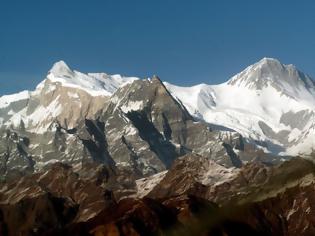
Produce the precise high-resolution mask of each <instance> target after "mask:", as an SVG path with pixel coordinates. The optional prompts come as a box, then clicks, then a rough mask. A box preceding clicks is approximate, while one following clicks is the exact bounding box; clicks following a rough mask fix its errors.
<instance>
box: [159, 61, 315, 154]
mask: <svg viewBox="0 0 315 236" xmlns="http://www.w3.org/2000/svg"><path fill="white" fill-rule="evenodd" d="M165 85H166V86H167V88H168V89H169V90H170V91H171V93H172V95H173V96H175V97H176V98H177V99H179V100H181V102H182V103H183V104H184V105H185V106H186V108H187V110H188V111H189V112H190V113H191V114H193V115H194V116H195V117H198V118H199V119H203V120H205V121H206V122H208V123H213V124H216V125H219V126H224V127H228V128H230V129H233V130H235V131H237V132H239V133H241V134H242V135H244V136H245V137H248V138H250V139H251V140H256V141H259V142H257V143H258V144H259V145H260V146H261V147H262V148H263V149H264V150H265V151H269V152H272V153H275V154H280V155H287V154H289V155H297V154H308V153H310V152H312V148H313V147H314V145H315V142H314V141H315V140H314V138H313V137H314V135H315V130H314V128H315V124H314V112H315V86H314V82H313V81H312V80H311V79H310V78H309V77H308V76H307V75H305V74H303V73H302V72H300V71H298V70H297V69H296V68H295V67H294V66H293V65H283V64H281V63H280V62H279V61H278V60H275V59H271V58H264V59H262V60H261V61H259V62H257V63H256V64H254V65H252V66H249V67H247V68H246V69H245V70H244V71H243V72H241V73H239V74H237V75H235V76H234V77H232V78H231V79H230V80H229V81H227V82H226V83H223V84H220V85H206V84H200V85H196V86H193V87H179V86H175V85H172V84H169V83H165Z"/></svg>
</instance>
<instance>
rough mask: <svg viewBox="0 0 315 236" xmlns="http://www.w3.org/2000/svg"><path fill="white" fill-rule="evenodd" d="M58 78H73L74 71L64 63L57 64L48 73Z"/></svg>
mask: <svg viewBox="0 0 315 236" xmlns="http://www.w3.org/2000/svg"><path fill="white" fill-rule="evenodd" d="M48 73H49V74H50V73H51V74H53V75H54V76H56V77H64V76H73V71H72V70H71V69H70V67H69V66H68V65H67V64H66V63H65V62H64V61H62V60H61V61H58V62H56V63H55V64H54V65H53V66H52V68H51V69H50V70H49V72H48Z"/></svg>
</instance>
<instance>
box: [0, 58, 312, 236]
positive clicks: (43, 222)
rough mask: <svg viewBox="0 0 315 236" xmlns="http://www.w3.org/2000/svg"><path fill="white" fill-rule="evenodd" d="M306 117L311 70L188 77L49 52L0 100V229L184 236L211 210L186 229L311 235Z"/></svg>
mask: <svg viewBox="0 0 315 236" xmlns="http://www.w3.org/2000/svg"><path fill="white" fill-rule="evenodd" d="M314 115H315V83H314V81H313V80H312V79H311V78H310V77H309V76H307V75H306V74H304V73H302V72H301V71H299V70H298V69H297V68H296V67H295V66H293V65H284V64H281V63H280V62H279V61H278V60H276V59H272V58H263V59H262V60H260V61H259V62H257V63H255V64H253V65H251V66H249V67H247V68H246V69H245V70H244V71H242V72H240V73H239V74H237V75H235V76H233V77H232V78H230V79H229V80H227V82H225V83H222V84H219V85H207V84H199V85H195V86H192V87H181V86H177V85H173V84H170V83H168V82H162V80H161V79H160V78H159V77H157V76H152V78H146V79H140V78H136V77H125V76H121V75H108V74H106V73H88V74H84V73H81V72H79V71H76V70H73V69H71V68H70V67H69V66H68V65H67V64H66V63H65V62H63V61H59V62H57V63H55V64H54V65H53V67H52V68H51V69H50V70H49V72H48V74H47V75H46V77H45V79H44V80H43V81H42V82H41V83H40V84H38V85H37V87H36V88H35V90H34V91H22V92H19V93H16V94H11V95H4V96H1V97H0V137H1V139H0V175H1V181H0V210H1V211H0V234H2V235H56V234H69V235H70V234H71V235H89V234H92V235H93V234H94V235H148V234H152V233H154V234H161V233H162V232H164V233H170V232H172V233H174V234H175V235H177V234H180V233H181V232H183V230H184V231H185V230H188V231H189V232H190V230H192V231H191V234H190V235H196V234H194V233H193V232H195V231H194V230H196V229H193V228H189V229H185V228H183V226H182V225H181V224H185V223H184V222H187V220H188V221H191V220H193V222H194V224H196V225H198V227H199V226H200V225H202V224H203V220H204V218H203V216H204V215H205V214H206V215H207V214H210V213H211V214H214V215H215V214H217V213H218V212H219V213H220V214H219V215H220V217H221V218H220V220H219V221H218V222H217V219H216V220H214V221H211V224H210V223H209V222H207V224H208V223H209V224H210V226H211V227H210V226H209V228H206V229H204V228H202V229H201V228H200V229H199V228H198V230H201V231H198V234H199V233H200V232H203V233H204V232H211V234H210V235H212V234H213V235H221V234H215V233H214V232H216V231H215V230H219V231H218V232H221V233H222V235H224V233H225V234H227V235H238V234H233V232H234V233H235V232H238V231H237V229H243V230H248V232H252V233H253V234H251V235H256V233H257V235H296V233H301V234H304V235H308V233H314V232H315V230H314V229H315V222H313V218H314V217H313V218H312V212H313V205H314V203H315V202H314V200H313V199H309V198H310V196H311V195H312V193H313V192H314V188H313V183H314V182H315V177H314V176H315V173H314V166H313V163H312V161H309V160H312V159H313V158H314V153H313V148H314V146H315V143H314V139H313V137H314V135H315V130H314V128H315V120H314ZM297 156H300V157H303V158H300V157H299V158H297ZM297 193H298V194H297ZM279 200H283V201H284V202H283V204H282V205H281V206H279V207H278V208H273V207H274V202H275V201H279ZM296 202H300V203H301V204H300V205H296V204H297V203H296ZM304 202H305V203H304ZM229 206H231V209H235V210H233V211H235V212H238V211H242V212H243V213H244V214H243V216H244V217H243V218H242V219H241V220H236V219H237V217H235V216H234V214H229V215H228V216H227V215H226V209H228V207H229ZM198 209H200V210H198ZM108 210H109V211H117V214H109V213H108ZM205 210H207V212H205ZM305 211H306V212H308V213H307V215H309V216H304V215H303V214H304V213H305ZM266 212H267V213H266ZM268 212H272V213H270V214H269V213H268ZM314 212H315V208H314ZM39 215H42V216H43V218H40V217H38V216H39ZM279 215H280V216H279ZM23 216H27V217H26V218H27V219H29V220H27V219H26V218H25V217H23ZM165 216H168V217H170V218H169V222H164V221H163V218H164V217H165ZM211 217H212V218H213V217H214V216H213V215H212V216H211ZM277 217H280V219H278V218H277ZM299 217H302V218H301V219H302V220H301V222H299V223H296V222H294V221H293V220H292V219H293V218H294V219H298V218H299ZM212 218H211V219H212ZM275 218H276V219H277V220H276V221H275ZM282 218H283V219H285V220H282ZM15 222H18V223H17V225H18V227H16V226H15V224H16V223H15ZM151 226H152V227H151ZM216 227H219V229H217V228H216ZM150 230H151V231H150ZM209 230H210V231H209ZM229 230H230V231H229ZM231 230H232V231H231ZM79 231H80V232H82V234H80V233H79ZM114 231H115V232H116V234H114V233H113V232H114ZM188 231H187V232H188ZM117 232H119V233H117ZM229 232H230V233H229ZM231 232H232V233H231ZM111 233H113V234H111ZM254 233H255V234H254Z"/></svg>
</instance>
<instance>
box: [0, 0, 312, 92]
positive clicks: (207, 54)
mask: <svg viewBox="0 0 315 236" xmlns="http://www.w3.org/2000/svg"><path fill="white" fill-rule="evenodd" d="M314 12H315V1H312V0H301V1H294V0H287V1H281V0H278V1H275V0H273V1H272V0H264V1H254V0H251V1H249V0H248V1H245V0H238V1H236V0H235V1H234V0H230V1H228V0H208V1H206V0H205V1H203V0H199V1H198V0H195V1H192V0H191V1H186V0H178V1H175V0H158V1H157V0H156V1H151V0H139V1H138V0H133V1H130V0H125V1H121V0H102V1H101V0H91V1H86V0H84V1H83V0H82V1H80V0H67V1H65V0H54V1H46V0H37V1H35V0H27V1H25V0H20V1H15V0H1V2H0V95H1V94H6V93H11V92H15V91H19V90H21V89H32V88H34V87H35V85H36V84H38V83H39V82H40V81H41V80H42V79H43V78H44V77H45V75H46V73H47V71H48V70H49V69H50V67H51V66H52V64H53V63H54V62H55V61H58V60H61V59H62V60H64V61H66V62H67V64H68V65H70V66H71V67H72V68H74V69H77V70H80V71H82V72H107V73H120V74H123V75H130V76H139V77H147V76H151V75H153V74H157V75H159V76H160V77H161V79H162V80H165V81H169V82H171V83H175V84H179V85H192V84H197V83H202V82H204V83H209V84H215V83H220V82H223V81H226V80H227V79H228V78H229V77H231V76H232V75H234V74H235V73H237V72H239V71H241V70H242V69H244V68H245V67H246V66H247V65H250V64H252V63H254V62H256V61H258V60H259V59H261V58H262V57H265V56H267V57H275V58H278V59H279V60H280V61H281V62H283V63H285V64H291V63H292V64H295V65H296V66H297V67H298V68H299V69H301V70H302V71H304V72H305V73H307V74H309V75H310V76H311V77H313V78H315V65H314V62H315V60H314V53H315V14H314Z"/></svg>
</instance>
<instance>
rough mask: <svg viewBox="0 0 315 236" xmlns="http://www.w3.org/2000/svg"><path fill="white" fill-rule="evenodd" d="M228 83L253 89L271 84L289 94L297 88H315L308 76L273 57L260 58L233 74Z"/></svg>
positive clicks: (296, 90) (295, 91)
mask: <svg viewBox="0 0 315 236" xmlns="http://www.w3.org/2000/svg"><path fill="white" fill-rule="evenodd" d="M228 84H229V85H236V86H239V87H246V88H249V89H255V90H261V89H263V88H266V87H268V86H272V87H274V88H275V89H277V90H278V91H280V92H284V93H288V94H290V95H292V94H297V93H298V90H303V89H306V90H308V91H310V90H314V89H315V86H314V82H313V80H312V79H311V78H310V77H309V76H307V75H305V74H304V73H302V72H301V71H299V70H298V69H297V68H296V67H295V66H294V65H292V64H290V65H285V64H282V63H281V62H280V61H279V60H277V59H274V58H263V59H261V60H260V61H259V62H257V63H255V64H253V65H251V66H249V67H247V68H246V69H245V70H243V71H242V72H241V73H239V74H237V75H235V76H233V77H232V78H231V79H230V80H229V81H228Z"/></svg>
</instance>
